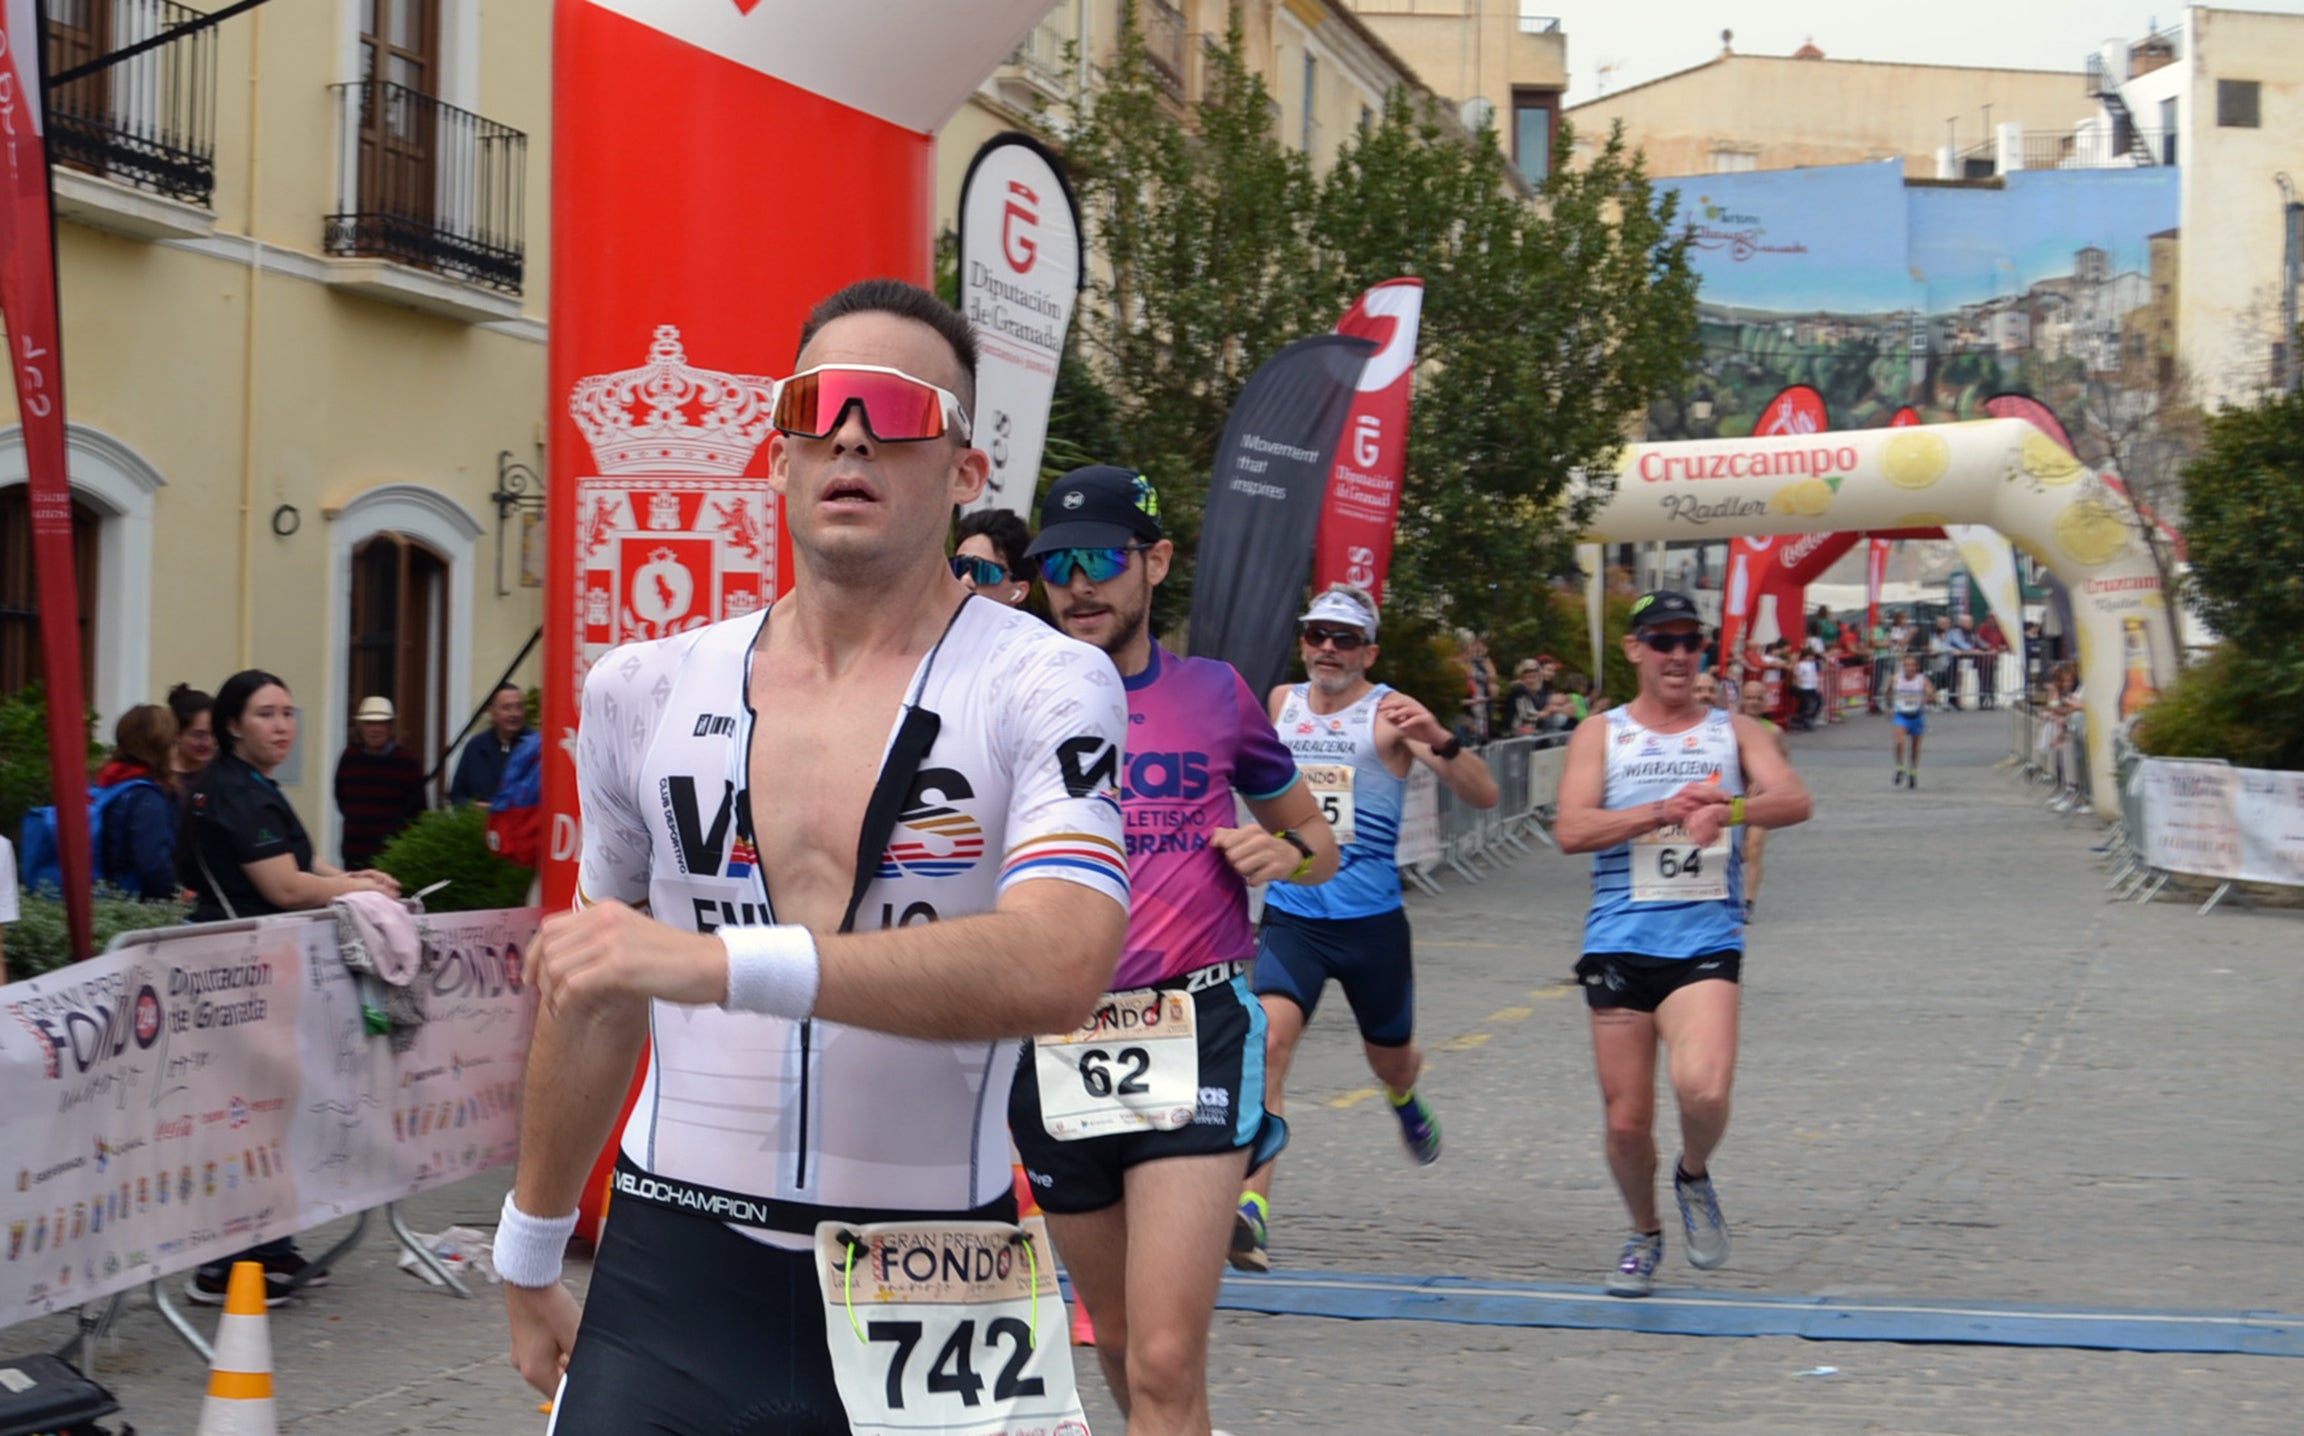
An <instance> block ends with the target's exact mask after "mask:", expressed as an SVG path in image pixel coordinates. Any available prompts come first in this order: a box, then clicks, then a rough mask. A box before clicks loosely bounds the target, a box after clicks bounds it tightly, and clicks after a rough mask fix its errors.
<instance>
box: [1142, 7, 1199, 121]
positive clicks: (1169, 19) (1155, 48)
mask: <svg viewBox="0 0 2304 1436" xmlns="http://www.w3.org/2000/svg"><path fill="white" fill-rule="evenodd" d="M1188 33H1189V31H1188V27H1187V26H1186V25H1185V23H1184V12H1183V11H1182V10H1179V9H1178V8H1176V6H1175V5H1174V4H1173V3H1171V0H1147V3H1146V4H1145V6H1144V55H1145V58H1146V59H1149V60H1150V61H1151V62H1152V69H1153V71H1154V72H1155V73H1156V75H1157V76H1158V78H1159V81H1160V86H1161V88H1162V89H1164V90H1166V91H1167V92H1168V94H1169V95H1170V97H1171V98H1174V99H1178V100H1181V99H1182V98H1184V54H1185V40H1186V37H1187V35H1188Z"/></svg>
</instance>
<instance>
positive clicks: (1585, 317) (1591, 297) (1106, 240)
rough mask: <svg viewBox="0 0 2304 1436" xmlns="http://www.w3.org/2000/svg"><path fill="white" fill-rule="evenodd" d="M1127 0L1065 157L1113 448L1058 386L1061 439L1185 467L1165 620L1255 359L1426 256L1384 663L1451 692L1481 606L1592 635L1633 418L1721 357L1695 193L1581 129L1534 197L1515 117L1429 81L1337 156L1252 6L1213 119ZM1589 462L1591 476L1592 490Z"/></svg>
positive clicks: (1503, 629)
mask: <svg viewBox="0 0 2304 1436" xmlns="http://www.w3.org/2000/svg"><path fill="white" fill-rule="evenodd" d="M1121 13H1122V27H1121V33H1120V35H1119V38H1118V42H1117V46H1118V52H1117V55H1116V58H1115V60H1114V62H1113V64H1112V66H1111V67H1110V68H1109V69H1108V70H1107V71H1106V72H1105V83H1104V85H1103V87H1102V88H1101V89H1100V90H1099V91H1098V92H1097V93H1096V94H1095V95H1094V96H1092V97H1091V99H1090V101H1089V102H1088V104H1087V106H1086V107H1085V110H1084V113H1082V114H1081V115H1080V116H1079V117H1078V119H1079V122H1078V124H1077V126H1076V128H1075V129H1074V132H1073V134H1072V136H1071V139H1070V142H1069V144H1068V146H1067V150H1066V156H1065V157H1066V162H1067V164H1068V166H1069V167H1070V168H1071V171H1072V174H1073V177H1074V179H1075V181H1076V184H1077V186H1078V191H1079V195H1080V199H1081V203H1082V207H1083V210H1084V219H1085V222H1086V224H1087V228H1088V233H1089V237H1090V243H1091V245H1092V259H1091V270H1092V278H1091V283H1090V293H1089V295H1088V302H1087V303H1086V305H1084V307H1083V309H1082V312H1081V316H1080V319H1079V321H1078V324H1077V328H1078V331H1079V336H1080V343H1081V352H1082V355H1083V357H1084V358H1086V360H1087V361H1088V367H1089V368H1090V370H1092V375H1093V377H1092V378H1089V379H1088V380H1087V381H1086V382H1084V383H1083V384H1082V386H1081V389H1080V390H1079V391H1076V392H1077V394H1078V395H1079V399H1078V400H1077V402H1078V405H1079V408H1080V410H1081V412H1082V413H1083V414H1084V415H1086V416H1089V417H1091V418H1093V419H1094V421H1095V422H1096V423H1097V425H1098V427H1100V428H1106V429H1108V433H1107V434H1105V435H1099V436H1097V437H1098V438H1108V440H1109V442H1111V443H1112V444H1113V447H1111V448H1109V449H1103V450H1101V451H1099V450H1098V449H1096V448H1095V447H1094V443H1093V442H1092V441H1089V440H1086V439H1085V438H1084V437H1083V436H1082V435H1081V434H1080V433H1079V432H1076V431H1075V430H1074V429H1073V428H1072V426H1071V424H1070V423H1069V422H1067V418H1066V416H1065V415H1064V414H1063V413H1062V412H1061V411H1062V410H1063V409H1064V408H1065V395H1064V394H1063V393H1062V392H1060V393H1059V403H1058V408H1059V411H1060V412H1059V414H1058V415H1057V416H1056V419H1055V421H1054V422H1053V423H1052V425H1051V441H1050V458H1051V461H1052V462H1053V461H1054V460H1055V457H1056V455H1057V454H1058V453H1059V452H1065V453H1068V454H1069V453H1074V452H1078V453H1083V454H1093V455H1094V456H1095V457H1098V458H1103V459H1108V460H1111V461H1113V462H1119V463H1126V464H1132V465H1135V466H1137V467H1140V468H1142V469H1144V470H1145V471H1146V472H1148V473H1150V474H1151V475H1152V476H1153V478H1154V480H1155V482H1157V483H1159V484H1160V485H1161V503H1162V517H1163V520H1164V521H1165V522H1167V524H1168V526H1169V529H1170V532H1171V535H1172V537H1174V538H1175V539H1176V540H1177V545H1178V548H1179V550H1180V553H1181V558H1182V562H1181V563H1180V564H1179V566H1178V571H1177V573H1176V575H1175V576H1174V577H1172V578H1171V579H1170V581H1169V583H1168V585H1167V586H1166V587H1164V589H1163V590H1162V601H1161V605H1160V608H1159V609H1158V610H1157V611H1156V615H1155V618H1156V622H1157V623H1158V624H1159V625H1160V626H1161V627H1163V628H1169V627H1172V626H1173V625H1174V624H1175V623H1177V622H1178V621H1179V620H1180V619H1181V618H1182V616H1183V614H1184V612H1185V610H1186V606H1187V604H1188V602H1189V591H1190V581H1191V567H1192V563H1191V560H1192V555H1193V554H1194V552H1195V551H1196V549H1197V544H1198V538H1199V525H1200V518H1201V513H1202V510H1203V507H1204V504H1205V499H1206V495H1207V488H1208V475H1209V472H1210V470H1211V468H1212V466H1213V463H1214V459H1215V452H1216V446H1217V444H1218V442H1219V441H1220V440H1221V438H1222V435H1223V429H1224V421H1225V418H1226V416H1227V415H1228V414H1229V413H1230V411H1231V408H1232V405H1233V402H1234V400H1235V399H1236V398H1237V397H1238V395H1239V392H1240V388H1241V386H1242V385H1243V384H1244V383H1245V382H1246V381H1247V379H1248V376H1249V375H1250V374H1252V373H1254V372H1255V369H1256V367H1257V366H1258V365H1259V364H1261V363H1263V362H1264V361H1265V360H1266V359H1268V358H1270V357H1271V356H1272V355H1273V354H1274V353H1276V352H1277V351H1278V350H1279V349H1281V348H1282V347H1283V346H1285V345H1286V344H1288V343H1289V342H1291V341H1293V340H1295V339H1298V338H1301V337H1303V336H1305V335H1307V334H1315V333H1320V332H1323V331H1325V330H1328V329H1330V328H1332V327H1334V325H1335V323H1336V321H1337V319H1338V318H1339V317H1340V316H1341V315H1342V314H1343V312H1344V310H1345V309H1346V308H1347V307H1348V306H1349V305H1350V304H1351V302H1352V301H1353V300H1354V299H1355V298H1357V297H1358V296H1359V294H1360V293H1361V292H1363V291H1364V290H1366V289H1367V288H1368V287H1369V286H1371V285H1373V284H1377V283H1380V282H1382V281H1383V280H1386V279H1391V278H1395V277H1399V276H1412V277H1415V278H1419V279H1421V280H1423V282H1424V287H1425V297H1424V322H1423V339H1422V345H1421V357H1422V360H1423V363H1422V366H1421V368H1420V371H1419V376H1418V381H1417V394H1416V400H1415V408H1414V413H1413V419H1412V423H1411V430H1410V440H1409V449H1408V472H1407V478H1406V483H1405V486H1404V489H1403V495H1402V504H1401V515H1400V526H1399V536H1398V541H1397V547H1396V549H1395V553H1394V559H1393V567H1392V573H1391V577H1390V583H1389V586H1388V589H1387V593H1386V599H1387V602H1386V610H1387V612H1386V618H1385V630H1386V631H1385V635H1384V638H1385V648H1386V651H1385V658H1384V662H1385V667H1386V671H1387V672H1388V673H1390V674H1391V676H1392V677H1393V680H1394V681H1395V682H1400V683H1401V684H1402V685H1403V686H1406V687H1409V688H1410V689H1411V691H1414V692H1417V693H1418V694H1419V696H1422V697H1424V698H1426V699H1427V701H1445V702H1446V703H1448V704H1449V705H1451V706H1453V705H1454V704H1455V703H1456V701H1457V694H1456V692H1455V691H1454V690H1453V689H1452V688H1450V687H1449V686H1448V684H1449V681H1450V680H1448V679H1447V678H1446V676H1445V675H1446V672H1447V662H1448V654H1449V652H1450V651H1451V642H1450V639H1449V637H1448V634H1449V633H1450V631H1451V630H1453V629H1455V628H1458V627H1464V628H1472V629H1477V630H1480V631H1483V632H1491V633H1495V634H1498V635H1500V636H1501V635H1505V634H1507V633H1508V634H1510V635H1511V639H1510V646H1504V647H1500V648H1499V649H1498V653H1497V656H1498V658H1499V660H1500V662H1501V661H1503V660H1506V659H1508V658H1510V657H1517V656H1519V654H1520V649H1519V647H1518V645H1519V644H1520V643H1521V642H1522V641H1523V636H1525V638H1526V641H1528V642H1538V641H1543V642H1546V643H1547V646H1551V647H1554V648H1555V649H1557V650H1558V651H1560V652H1562V654H1563V656H1566V655H1567V654H1568V653H1570V652H1581V647H1580V646H1579V645H1575V644H1574V643H1573V640H1574V638H1575V635H1576V634H1577V633H1579V632H1580V631H1581V624H1580V622H1573V623H1572V622H1566V621H1563V617H1562V613H1561V611H1560V605H1559V604H1557V603H1556V602H1555V600H1554V599H1553V597H1552V586H1553V583H1554V581H1555V579H1556V577H1557V576H1558V575H1560V574H1562V573H1563V572H1564V571H1566V570H1567V569H1568V568H1569V567H1570V560H1571V555H1572V548H1573V544H1574V541H1575V536H1576V534H1577V532H1578V531H1579V529H1580V527H1581V524H1582V520H1583V519H1584V518H1585V517H1586V516H1587V515H1588V514H1589V512H1590V511H1591V508H1592V507H1593V506H1596V505H1597V504H1598V503H1599V502H1600V501H1601V500H1602V499H1603V498H1604V497H1605V496H1606V493H1607V492H1608V488H1609V486H1610V485H1611V484H1612V483H1613V473H1614V460H1615V455H1616V451H1617V449H1618V448H1619V446H1620V445H1621V443H1622V441H1623V437H1624V434H1625V432H1626V430H1627V427H1628V426H1629V425H1630V424H1631V423H1632V422H1633V421H1634V420H1635V419H1636V418H1637V417H1638V416H1639V415H1640V414H1641V413H1642V412H1644V410H1645V409H1646V406H1647V404H1648V402H1649V400H1650V399H1651V398H1652V397H1653V396H1655V395H1656V394H1658V393H1662V392H1666V391H1669V390H1673V389H1676V388H1677V387H1679V386H1680V385H1681V384H1682V382H1683V380H1684V378H1685V376H1686V374H1687V372H1688V370H1689V367H1690V365H1691V364H1692V363H1693V361H1694V358H1695V355H1696V352H1697V346H1696V323H1695V308H1694V300H1695V290H1696V279H1695V276H1694V274H1693V272H1692V271H1691V269H1690V267H1689V264H1688V259H1687V253H1686V241H1685V239H1684V238H1683V237H1682V236H1681V233H1680V226H1679V224H1678V223H1677V222H1676V220H1675V219H1674V215H1673V206H1672V199H1671V197H1670V196H1665V197H1662V198H1659V197H1658V196H1657V195H1656V194H1655V193H1654V191H1653V189H1652V188H1651V186H1650V185H1649V183H1648V181H1647V178H1646V176H1645V175H1644V173H1643V172H1642V170H1641V167H1640V161H1639V159H1638V157H1637V156H1636V155H1635V154H1632V153H1630V152H1628V151H1627V150H1626V149H1625V147H1624V145H1623V143H1622V141H1621V137H1620V136H1615V135H1611V136H1610V137H1609V139H1608V141H1607V142H1606V144H1605V145H1604V146H1603V147H1602V148H1601V149H1600V151H1599V152H1598V153H1597V154H1595V155H1593V156H1591V157H1590V158H1589V160H1588V161H1587V162H1585V163H1584V164H1582V165H1581V166H1580V167H1575V168H1571V166H1570V165H1569V162H1568V161H1569V155H1570V146H1571V144H1572V140H1573V136H1572V135H1570V134H1569V133H1567V132H1566V130H1565V127H1564V128H1563V132H1562V134H1561V136H1560V138H1559V142H1558V148H1557V152H1556V154H1555V155H1554V164H1553V167H1552V177H1551V178H1550V179H1548V180H1547V181H1546V182H1545V184H1544V185H1543V186H1542V187H1541V188H1540V189H1538V190H1537V191H1536V192H1535V193H1534V194H1533V195H1530V194H1529V193H1528V192H1527V191H1526V190H1525V188H1524V187H1522V186H1521V185H1520V184H1519V183H1518V181H1517V179H1516V178H1515V177H1514V175H1513V171H1512V169H1511V166H1510V165H1509V164H1508V163H1507V161H1506V159H1505V157H1504V155H1503V153H1502V151H1501V150H1500V148H1499V147H1498V144H1497V141H1496V136H1495V134H1494V132H1493V131H1492V130H1483V131H1481V132H1480V133H1478V134H1476V135H1467V134H1466V133H1465V132H1464V131H1463V130H1462V129H1460V128H1459V127H1457V126H1455V125H1454V124H1453V123H1452V122H1451V121H1450V120H1448V119H1447V118H1446V116H1445V115H1444V114H1442V113H1440V112H1437V111H1434V110H1432V109H1430V108H1429V106H1428V102H1420V101H1419V99H1417V98H1416V97H1412V96H1409V95H1407V94H1404V93H1395V94H1394V95H1393V96H1392V97H1391V98H1390V99H1389V100H1388V102H1387V103H1386V105H1385V106H1384V109H1383V112H1382V113H1381V114H1380V115H1378V116H1376V117H1374V118H1373V120H1372V121H1371V122H1370V123H1369V124H1367V125H1366V126H1364V127H1363V129H1362V130H1361V132H1360V133H1358V134H1357V135H1355V136H1353V137H1351V138H1350V139H1348V140H1347V141H1346V142H1345V143H1344V145H1343V146H1342V148H1341V150H1340V152H1339V154H1338V156H1337V158H1336V162H1335V164H1334V166H1333V167H1332V168H1331V169H1330V170H1329V171H1328V173H1327V174H1326V175H1324V176H1321V177H1317V178H1316V177H1315V176H1314V175H1313V173H1312V170H1311V167H1310V165H1309V163H1308V161H1307V160H1306V158H1305V157H1304V156H1303V155H1302V154H1300V153H1298V152H1295V151H1292V150H1290V149H1289V148H1288V147H1287V146H1286V145H1284V144H1283V143H1282V142H1281V140H1280V138H1279V136H1278V134H1277V133H1276V132H1275V121H1276V116H1277V108H1276V107H1275V106H1274V105H1273V103H1272V100H1271V96H1270V95H1269V93H1268V92H1267V91H1266V89H1265V87H1264V84H1263V82H1262V80H1261V79H1260V78H1259V77H1258V76H1257V75H1256V74H1255V73H1254V72H1253V71H1252V70H1251V69H1249V67H1248V66H1247V64H1246V63H1245V60H1244V44H1245V42H1244V38H1243V33H1242V29H1241V25H1240V20H1239V17H1238V14H1237V12H1235V14H1234V16H1233V20H1232V23H1231V26H1230V29H1229V32H1228V34H1227V36H1226V38H1225V42H1224V44H1223V46H1222V47H1221V48H1220V49H1212V50H1211V51H1210V53H1209V55H1208V58H1207V65H1208V74H1209V79H1208V84H1207V86H1206V92H1205V97H1204V99H1203V100H1202V102H1201V104H1200V105H1199V106H1198V107H1197V108H1196V109H1194V110H1193V111H1192V114H1191V117H1190V122H1189V123H1187V122H1186V121H1184V120H1182V119H1179V118H1178V117H1177V115H1176V113H1175V112H1174V111H1173V109H1172V108H1171V107H1170V105H1169V103H1168V102H1167V100H1166V99H1165V98H1164V92H1163V89H1162V86H1161V82H1160V77H1159V75H1158V74H1157V72H1156V71H1155V70H1154V69H1153V68H1152V67H1151V65H1150V62H1149V61H1148V60H1147V58H1146V56H1145V52H1144V43H1143V38H1142V36H1141V35H1140V34H1139V33H1138V31H1137V30H1136V28H1135V25H1134V21H1133V19H1132V18H1131V16H1132V12H1131V11H1130V9H1129V8H1128V7H1123V8H1122V12H1121ZM1070 369H1071V366H1069V365H1068V366H1067V370H1068V371H1069V370H1070ZM1098 395H1100V396H1101V402H1098V401H1097V400H1096V398H1095V396H1098ZM1577 471H1583V472H1584V473H1586V474H1588V475H1591V476H1592V480H1593V488H1592V489H1591V491H1589V492H1586V493H1582V494H1571V493H1570V481H1571V476H1572V475H1573V474H1574V473H1576V472H1577ZM1541 635H1558V636H1557V637H1556V638H1550V639H1545V638H1542V637H1540V636H1541ZM1411 674H1413V675H1415V677H1414V681H1410V675H1411Z"/></svg>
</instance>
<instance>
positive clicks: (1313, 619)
mask: <svg viewBox="0 0 2304 1436" xmlns="http://www.w3.org/2000/svg"><path fill="white" fill-rule="evenodd" d="M1296 621H1297V622H1298V623H1341V624H1344V625H1346V626H1347V627H1350V628H1357V629H1359V630H1360V631H1361V632H1362V633H1364V634H1366V635H1368V636H1369V637H1370V638H1374V637H1375V636H1376V610H1375V609H1373V608H1371V607H1369V606H1368V604H1367V603H1366V602H1364V601H1363V600H1361V599H1358V598H1354V597H1353V596H1352V595H1351V594H1348V593H1339V592H1337V591H1336V590H1335V589H1330V590H1329V591H1328V592H1326V593H1324V594H1321V595H1320V596H1319V597H1318V598H1316V599H1313V600H1312V606H1311V607H1310V608H1308V609H1305V610H1304V616H1303V617H1302V618H1299V619H1297V620H1296Z"/></svg>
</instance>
